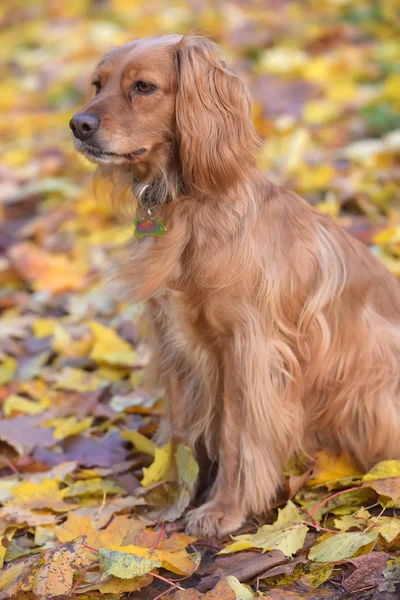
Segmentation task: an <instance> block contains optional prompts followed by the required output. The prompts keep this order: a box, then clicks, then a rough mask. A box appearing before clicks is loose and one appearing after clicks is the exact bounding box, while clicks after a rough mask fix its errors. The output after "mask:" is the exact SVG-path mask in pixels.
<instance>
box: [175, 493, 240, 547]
mask: <svg viewBox="0 0 400 600" xmlns="http://www.w3.org/2000/svg"><path fill="white" fill-rule="evenodd" d="M244 520H245V515H244V514H243V513H242V511H240V510H239V509H238V508H228V507H227V506H222V505H219V504H217V503H216V502H213V501H212V500H211V501H210V502H207V503H206V504H203V505H202V506H200V507H199V508H196V509H194V510H191V511H190V512H189V513H188V515H187V519H186V531H187V533H189V534H190V535H194V536H196V537H198V538H211V537H214V536H215V537H223V536H224V535H226V534H228V533H232V532H233V531H236V529H239V527H240V526H241V525H242V523H243V522H244Z"/></svg>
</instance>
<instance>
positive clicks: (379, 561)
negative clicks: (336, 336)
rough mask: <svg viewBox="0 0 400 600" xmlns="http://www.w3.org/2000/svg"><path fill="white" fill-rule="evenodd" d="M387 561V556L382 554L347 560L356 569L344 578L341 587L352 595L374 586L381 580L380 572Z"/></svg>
mask: <svg viewBox="0 0 400 600" xmlns="http://www.w3.org/2000/svg"><path fill="white" fill-rule="evenodd" d="M387 560H388V555H387V554H385V553H384V552H370V554H366V555H365V556H359V557H358V558H352V559H351V560H348V562H349V563H350V564H352V565H353V566H354V567H355V568H356V569H355V571H354V572H353V573H352V574H351V575H349V576H348V577H346V579H345V581H344V583H343V587H344V588H345V590H347V591H348V592H349V593H350V594H354V593H356V592H357V591H359V590H363V589H365V588H367V587H369V586H376V585H377V584H378V583H379V581H382V579H383V575H382V571H383V569H384V568H385V566H386V563H387Z"/></svg>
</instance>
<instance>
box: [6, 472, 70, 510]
mask: <svg viewBox="0 0 400 600" xmlns="http://www.w3.org/2000/svg"><path fill="white" fill-rule="evenodd" d="M11 493H12V495H13V503H14V504H19V505H22V506H23V507H24V508H29V509H35V508H51V509H52V510H54V511H55V512H58V511H60V512H64V511H66V510H68V509H69V508H70V505H68V504H66V503H65V502H64V500H63V493H62V491H61V490H60V488H59V485H58V483H57V481H56V480H55V479H43V480H42V481H40V482H39V483H36V482H32V481H24V482H23V483H20V484H19V485H16V486H14V487H13V488H12V490H11Z"/></svg>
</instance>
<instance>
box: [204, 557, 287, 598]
mask: <svg viewBox="0 0 400 600" xmlns="http://www.w3.org/2000/svg"><path fill="white" fill-rule="evenodd" d="M287 562H288V559H287V558H286V557H285V555H284V554H283V552H281V551H280V550H271V552H266V553H264V554H260V553H259V552H251V551H248V552H240V553H238V554H234V555H232V556H219V557H218V558H217V559H216V561H215V563H214V565H213V567H212V572H211V574H210V575H207V576H206V577H203V578H202V579H201V581H200V583H199V585H198V586H197V587H198V589H199V590H200V591H201V592H206V591H207V590H210V589H212V588H213V587H214V586H215V585H216V584H217V583H218V582H219V581H221V580H223V579H225V578H226V577H227V576H228V575H234V576H235V577H236V578H237V579H238V580H239V581H248V580H249V579H252V578H253V577H256V576H257V575H259V574H260V573H263V572H264V571H266V570H267V569H268V570H269V569H272V567H275V566H276V565H280V564H283V563H287Z"/></svg>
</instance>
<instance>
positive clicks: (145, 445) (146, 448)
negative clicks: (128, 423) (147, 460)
mask: <svg viewBox="0 0 400 600" xmlns="http://www.w3.org/2000/svg"><path fill="white" fill-rule="evenodd" d="M121 438H122V439H123V440H126V441H128V442H131V443H132V444H133V445H134V447H135V449H136V450H137V451H138V452H143V453H144V454H150V455H151V456H154V455H155V453H156V449H157V446H156V445H155V443H154V442H152V441H151V440H149V438H147V437H146V436H144V435H142V434H141V433H139V432H138V431H131V430H130V429H124V430H123V431H121Z"/></svg>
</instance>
